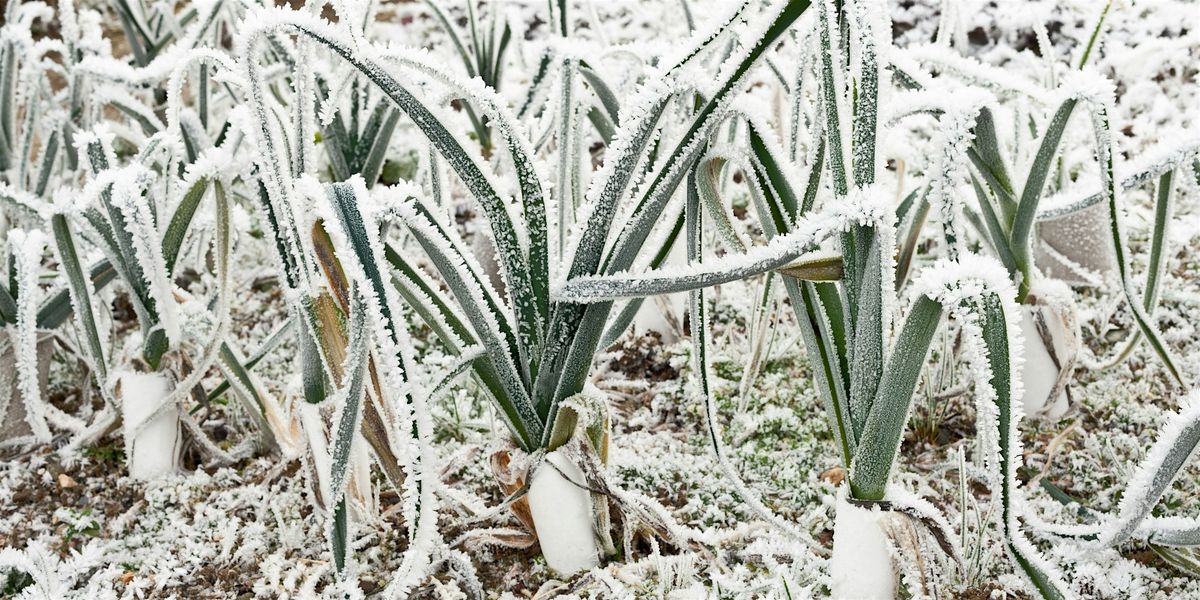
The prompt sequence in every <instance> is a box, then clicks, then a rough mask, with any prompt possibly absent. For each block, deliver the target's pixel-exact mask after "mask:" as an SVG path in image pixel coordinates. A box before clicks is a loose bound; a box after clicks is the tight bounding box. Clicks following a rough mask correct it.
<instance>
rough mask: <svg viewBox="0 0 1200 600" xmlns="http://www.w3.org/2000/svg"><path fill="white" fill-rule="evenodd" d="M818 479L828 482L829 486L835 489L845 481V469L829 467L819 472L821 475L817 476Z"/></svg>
mask: <svg viewBox="0 0 1200 600" xmlns="http://www.w3.org/2000/svg"><path fill="white" fill-rule="evenodd" d="M818 477H820V478H821V479H822V480H824V481H826V482H828V483H829V485H832V486H833V487H837V486H839V485H842V482H843V481H846V469H843V468H842V467H831V468H829V469H825V470H824V471H821V474H820V475H818Z"/></svg>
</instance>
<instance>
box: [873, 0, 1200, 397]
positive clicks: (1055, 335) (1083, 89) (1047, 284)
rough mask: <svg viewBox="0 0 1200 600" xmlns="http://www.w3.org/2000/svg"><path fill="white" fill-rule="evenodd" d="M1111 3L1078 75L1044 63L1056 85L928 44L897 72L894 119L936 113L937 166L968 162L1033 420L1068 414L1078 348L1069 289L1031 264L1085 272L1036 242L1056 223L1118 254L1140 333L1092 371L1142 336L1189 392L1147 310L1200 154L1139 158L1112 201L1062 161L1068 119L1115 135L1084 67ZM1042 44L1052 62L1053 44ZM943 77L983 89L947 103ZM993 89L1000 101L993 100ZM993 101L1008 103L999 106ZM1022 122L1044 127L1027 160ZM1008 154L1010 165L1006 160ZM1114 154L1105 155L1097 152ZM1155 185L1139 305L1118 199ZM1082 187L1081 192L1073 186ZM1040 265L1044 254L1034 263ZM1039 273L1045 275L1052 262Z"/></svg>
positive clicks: (1099, 137) (1094, 78)
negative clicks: (1013, 311) (1176, 195)
mask: <svg viewBox="0 0 1200 600" xmlns="http://www.w3.org/2000/svg"><path fill="white" fill-rule="evenodd" d="M1110 4H1111V3H1106V4H1105V5H1104V6H1103V7H1102V10H1101V12H1100V16H1099V18H1098V19H1097V21H1096V23H1095V24H1094V25H1093V26H1092V28H1091V35H1090V36H1089V38H1088V42H1087V44H1086V45H1085V46H1084V47H1083V48H1082V49H1081V51H1080V56H1079V57H1078V60H1077V61H1076V64H1075V67H1074V70H1068V71H1067V72H1066V73H1064V74H1062V75H1058V74H1057V73H1056V71H1055V69H1056V65H1054V64H1049V65H1048V80H1049V81H1050V82H1051V83H1056V80H1057V85H1058V87H1057V89H1047V88H1041V87H1037V86H1035V85H1032V84H1030V83H1028V82H1024V81H1022V80H1018V79H1014V78H1012V77H1010V76H1007V75H1006V74H1004V73H1001V72H998V71H997V70H995V69H993V68H989V67H987V66H985V65H982V64H980V63H978V62H977V61H974V60H972V59H967V58H963V57H959V56H956V55H954V54H953V53H951V52H949V51H946V50H943V49H940V48H937V47H932V46H927V47H919V48H916V49H914V50H912V51H911V52H908V53H906V55H905V56H903V60H900V61H897V62H896V63H895V64H894V65H893V71H894V73H895V75H896V77H897V81H898V82H900V84H901V85H902V86H903V87H904V88H905V89H907V90H908V92H906V93H904V94H901V95H899V98H898V100H897V104H898V105H899V106H901V107H902V108H899V109H897V110H895V111H894V112H893V116H892V120H896V119H898V118H900V117H902V116H907V115H911V114H916V113H920V112H927V113H933V114H937V115H939V119H940V120H941V121H942V123H943V124H944V125H945V126H946V128H947V129H949V130H950V133H948V134H947V135H946V137H947V138H948V143H947V146H948V147H949V148H950V149H951V151H952V152H953V154H952V155H951V156H949V157H948V159H946V160H943V161H942V164H945V163H948V162H950V161H952V160H961V159H962V158H963V154H965V158H966V159H968V161H969V163H970V169H969V178H970V182H971V188H970V189H971V190H973V193H974V196H975V199H976V201H977V203H976V205H975V210H972V208H971V207H969V206H964V207H963V210H964V217H965V220H966V221H968V222H970V223H971V224H972V225H973V226H974V229H975V231H976V232H977V233H978V234H979V236H980V237H981V238H982V239H983V240H985V241H986V246H987V247H988V248H989V249H990V250H991V252H992V253H993V254H994V255H995V256H996V258H997V259H999V260H1000V261H1001V263H1002V264H1003V265H1004V267H1005V268H1006V269H1007V270H1008V272H1009V274H1010V277H1011V279H1012V280H1013V281H1014V283H1016V284H1017V286H1018V302H1020V303H1021V304H1022V305H1023V309H1022V310H1023V311H1025V317H1024V318H1023V322H1022V327H1023V328H1024V329H1025V331H1026V336H1027V337H1028V338H1030V339H1032V340H1034V342H1032V343H1031V344H1030V346H1029V347H1028V348H1027V357H1026V359H1027V361H1026V366H1025V372H1024V377H1023V378H1024V380H1025V385H1026V393H1025V398H1024V399H1023V403H1024V405H1025V408H1026V411H1027V412H1028V413H1030V414H1037V413H1039V412H1042V413H1043V414H1046V415H1047V416H1050V417H1058V416H1061V415H1062V413H1063V411H1064V410H1065V408H1066V405H1065V398H1064V397H1063V393H1064V391H1065V387H1066V384H1067V382H1068V381H1069V379H1070V375H1071V371H1072V370H1073V368H1074V365H1075V362H1076V355H1077V354H1079V352H1078V351H1077V350H1078V348H1079V347H1080V345H1081V344H1080V341H1079V339H1078V338H1079V333H1078V326H1077V325H1075V313H1074V308H1073V306H1072V302H1071V299H1070V293H1069V292H1068V291H1066V290H1063V289H1062V286H1061V285H1057V286H1056V285H1054V284H1056V283H1057V282H1053V281H1051V280H1050V279H1049V278H1048V277H1047V276H1046V275H1044V274H1043V272H1042V271H1041V270H1040V269H1039V268H1038V267H1039V265H1035V256H1037V255H1038V254H1039V253H1040V254H1041V255H1043V257H1044V259H1045V260H1046V261H1047V262H1052V263H1059V264H1065V265H1068V266H1070V267H1071V270H1072V271H1074V272H1081V271H1085V270H1086V269H1084V268H1083V267H1080V266H1079V265H1076V264H1074V263H1073V262H1072V260H1071V259H1070V258H1068V257H1066V256H1064V255H1063V254H1062V253H1060V252H1058V251H1057V250H1056V249H1055V248H1054V246H1053V245H1051V244H1050V243H1048V242H1047V241H1045V240H1041V239H1039V236H1038V235H1037V230H1038V226H1039V224H1042V225H1052V224H1054V223H1055V222H1056V221H1058V220H1060V219H1069V220H1071V221H1070V227H1069V228H1068V229H1069V230H1070V231H1072V232H1073V233H1072V235H1073V236H1074V237H1076V238H1080V237H1082V238H1088V239H1083V240H1078V239H1077V240H1074V241H1075V243H1076V244H1091V246H1087V247H1088V248H1089V249H1091V250H1090V251H1091V252H1093V253H1098V254H1100V255H1101V256H1103V255H1107V254H1111V255H1112V256H1113V257H1114V258H1113V263H1114V266H1115V272H1116V275H1117V278H1118V279H1119V282H1120V287H1121V291H1122V294H1123V297H1124V299H1125V301H1126V302H1127V303H1128V305H1129V307H1130V312H1131V313H1132V315H1133V317H1134V322H1135V324H1136V327H1137V328H1136V330H1135V333H1134V334H1133V335H1132V336H1131V337H1130V339H1129V340H1128V341H1127V342H1126V343H1125V344H1123V346H1122V348H1121V349H1120V350H1119V351H1118V352H1117V354H1116V356H1115V357H1114V358H1112V359H1109V360H1107V361H1105V362H1106V364H1105V365H1096V364H1091V365H1089V366H1112V365H1114V364H1116V363H1118V362H1120V361H1121V360H1123V359H1124V358H1125V357H1127V356H1128V355H1129V353H1130V352H1131V351H1132V350H1133V348H1134V347H1135V346H1136V344H1138V343H1139V342H1140V341H1141V340H1143V339H1144V340H1145V341H1146V342H1147V344H1148V345H1149V347H1150V348H1151V350H1152V351H1153V352H1154V353H1155V354H1156V355H1157V356H1158V358H1159V360H1160V361H1161V362H1162V364H1163V366H1164V367H1165V368H1166V370H1167V372H1168V374H1169V375H1170V376H1171V378H1172V379H1173V380H1174V381H1175V382H1177V383H1178V384H1180V385H1184V380H1183V375H1182V374H1181V373H1180V371H1179V368H1178V367H1177V365H1176V360H1175V359H1174V358H1173V357H1172V356H1171V352H1170V349H1169V348H1168V347H1167V345H1166V344H1165V343H1164V342H1163V340H1162V336H1161V335H1160V334H1159V333H1158V331H1157V328H1156V326H1155V324H1154V323H1153V321H1152V319H1151V313H1152V312H1153V310H1154V306H1155V304H1156V303H1157V296H1158V290H1159V283H1160V279H1161V276H1162V272H1161V270H1162V268H1163V256H1164V252H1166V247H1167V244H1166V240H1167V225H1168V223H1169V220H1170V200H1171V187H1172V181H1173V178H1174V175H1173V173H1174V172H1175V171H1178V170H1180V169H1186V168H1187V166H1188V165H1189V164H1190V163H1191V162H1193V161H1195V159H1196V155H1197V151H1198V150H1200V146H1198V145H1197V144H1195V143H1194V142H1192V141H1190V140H1189V141H1185V142H1184V143H1183V144H1164V145H1163V146H1161V147H1159V148H1155V149H1151V150H1149V151H1147V152H1146V153H1145V155H1144V156H1140V157H1137V160H1135V163H1137V164H1135V165H1134V168H1132V169H1131V170H1130V172H1129V174H1128V175H1127V176H1126V177H1125V179H1124V180H1122V181H1121V182H1120V187H1119V189H1114V191H1113V194H1111V195H1109V196H1105V195H1104V194H1103V193H1102V192H1094V193H1083V194H1080V193H1078V192H1076V191H1075V190H1074V189H1070V190H1068V189H1065V186H1066V181H1065V180H1066V179H1067V174H1068V172H1069V171H1073V170H1076V169H1073V168H1072V167H1073V165H1069V164H1067V163H1066V162H1065V156H1064V155H1065V153H1066V148H1065V147H1064V146H1065V144H1064V142H1063V140H1064V137H1065V136H1067V134H1068V133H1069V132H1070V130H1069V128H1068V125H1069V124H1070V123H1071V122H1072V121H1071V117H1072V115H1074V114H1076V113H1078V112H1081V111H1082V112H1085V113H1086V115H1085V116H1087V117H1088V120H1089V121H1090V123H1089V124H1090V129H1091V130H1092V133H1093V135H1094V137H1095V144H1096V145H1097V146H1108V145H1111V141H1110V137H1111V132H1110V131H1109V130H1108V125H1107V123H1108V111H1109V110H1110V106H1111V104H1112V93H1113V92H1112V89H1111V84H1110V83H1109V82H1108V81H1107V80H1105V79H1104V78H1103V77H1101V76H1100V75H1098V74H1096V73H1094V72H1091V71H1090V70H1087V69H1089V68H1088V67H1087V65H1088V59H1089V57H1090V56H1092V54H1093V52H1092V51H1093V49H1094V47H1095V46H1096V44H1097V40H1098V39H1099V38H1100V37H1101V36H1102V34H1103V27H1104V23H1105V17H1106V16H1107V15H1108V10H1109V6H1110ZM1039 39H1040V40H1041V41H1040V42H1039V43H1040V44H1044V45H1045V46H1046V48H1047V54H1049V49H1050V48H1049V41H1048V40H1046V39H1044V38H1039ZM920 64H928V65H930V66H932V67H933V68H934V69H935V70H938V71H942V76H941V77H939V78H937V79H931V78H929V77H928V76H927V75H925V74H923V73H922V72H920V71H919V70H918V69H920V67H919V66H918V65H920ZM1069 68H1070V67H1068V69H1069ZM945 79H951V80H953V81H957V82H966V83H971V84H977V85H979V86H981V87H982V88H984V89H985V90H987V91H986V92H982V91H981V92H976V95H975V96H973V97H972V96H970V95H969V94H968V98H969V99H968V100H967V101H965V102H960V103H958V104H954V103H948V102H946V101H945V100H944V97H945V94H944V93H943V92H942V91H940V90H942V89H944V86H945V85H947V84H946V83H944V80H945ZM969 89H970V88H968V90H969ZM991 92H995V93H996V95H997V96H992V94H991ZM997 98H1003V99H1005V100H1007V102H1005V103H1004V104H1001V103H1000V102H999V101H998V100H997ZM1031 101H1032V105H1033V106H1034V107H1035V108H1033V109H1029V108H1028V105H1029V104H1030V102H1031ZM1042 106H1045V107H1047V108H1053V109H1054V110H1053V111H1052V112H1050V114H1048V115H1047V117H1046V119H1045V120H1044V121H1042V122H1040V123H1039V122H1038V121H1037V120H1035V119H1034V116H1033V114H1034V113H1036V111H1038V110H1040V107H1042ZM1001 114H1005V115H1007V116H1009V117H1010V119H1009V120H1010V121H1012V122H1014V123H1017V125H1015V126H1014V129H1015V130H1016V131H1015V133H1014V136H1013V137H1014V138H1017V139H1011V140H1006V139H1005V138H1004V137H1003V136H1002V135H1001V134H1000V131H1002V130H1003V128H1001V127H998V124H997V121H998V117H999V116H1000V115H1001ZM1025 120H1027V121H1028V125H1029V127H1028V129H1029V131H1030V132H1032V134H1033V135H1034V136H1037V135H1038V131H1039V130H1040V132H1041V134H1040V139H1038V140H1037V141H1036V144H1034V145H1033V146H1032V147H1028V148H1029V150H1028V151H1029V152H1031V154H1030V155H1029V156H1028V157H1023V156H1021V152H1020V150H1022V149H1023V148H1026V147H1027V146H1025V145H1024V144H1022V143H1021V140H1020V139H1019V138H1021V137H1022V135H1021V133H1022V132H1023V131H1024V130H1025V127H1023V125H1022V124H1023V123H1024V121H1025ZM967 128H969V130H968V129H967ZM955 130H961V131H955ZM956 145H957V146H960V147H955V146H956ZM961 146H965V147H961ZM1010 152H1011V153H1012V158H1011V159H1010V158H1007V157H1006V155H1008V154H1009V153H1010ZM1111 152H1112V150H1111V149H1108V148H1097V151H1096V153H1095V156H1101V155H1102V154H1110V153H1111ZM1018 164H1028V165H1029V166H1028V170H1027V172H1026V173H1025V177H1024V179H1023V181H1022V180H1018V179H1015V178H1014V177H1013V174H1014V173H1016V172H1017V170H1016V168H1015V166H1016V165H1018ZM1106 169H1107V170H1108V172H1107V173H1101V180H1103V177H1105V176H1107V177H1112V172H1111V169H1110V168H1108V167H1106V166H1105V165H1104V164H1100V165H1099V169H1098V170H1106ZM953 174H957V171H953V170H952V171H951V172H949V173H943V174H942V175H943V176H949V175H953ZM1156 178H1157V179H1158V185H1157V188H1158V193H1157V196H1156V198H1157V205H1156V208H1155V224H1154V228H1153V230H1152V231H1151V249H1150V256H1149V265H1150V268H1149V269H1148V270H1147V274H1146V281H1145V286H1144V288H1143V289H1144V291H1143V293H1142V294H1141V295H1140V297H1139V294H1138V293H1137V291H1136V285H1135V282H1134V279H1133V274H1132V272H1131V266H1130V257H1129V256H1128V244H1127V239H1126V234H1125V231H1124V225H1123V222H1122V212H1123V211H1122V209H1121V202H1120V195H1119V193H1118V192H1124V191H1127V190H1130V189H1132V188H1134V187H1137V186H1140V185H1142V184H1144V183H1146V182H1148V181H1152V180H1155V179H1156ZM935 183H936V182H935ZM951 186H952V182H947V183H945V184H943V185H940V186H935V187H941V188H943V189H947V188H950V187H951ZM1075 187H1076V188H1083V189H1086V187H1085V186H1080V185H1078V184H1077V185H1076V186H1075ZM1052 192H1057V195H1054V196H1052ZM1097 210H1099V211H1101V213H1102V215H1103V216H1102V217H1100V219H1099V221H1098V222H1101V223H1103V226H1101V227H1089V226H1088V223H1089V222H1090V221H1086V220H1085V221H1080V219H1086V218H1085V217H1082V215H1085V214H1088V213H1096V211H1097ZM1087 218H1090V217H1087ZM1093 238H1094V239H1093ZM1041 260H1042V258H1039V259H1038V262H1040V261H1041ZM1040 266H1042V267H1043V268H1046V265H1040ZM1038 341H1040V342H1041V344H1038V343H1037V342H1038ZM1091 362H1092V363H1095V361H1091ZM1056 399H1057V404H1056V405H1055V403H1056Z"/></svg>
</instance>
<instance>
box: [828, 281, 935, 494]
mask: <svg viewBox="0 0 1200 600" xmlns="http://www.w3.org/2000/svg"><path fill="white" fill-rule="evenodd" d="M941 319H942V306H941V305H940V304H938V302H937V301H935V300H933V299H931V298H929V297H928V296H924V295H922V296H919V297H918V298H917V299H916V301H914V303H913V305H912V308H910V309H909V313H908V318H907V319H906V320H905V322H904V325H903V328H902V329H901V331H900V337H899V338H898V339H897V340H896V344H895V347H894V348H893V350H892V354H891V356H889V357H888V359H887V366H886V367H884V369H883V377H882V378H881V379H880V381H879V386H878V392H877V394H876V396H875V398H874V401H873V402H872V403H871V407H870V409H871V412H870V414H868V415H867V418H866V423H865V425H864V426H863V430H862V435H861V436H860V437H859V438H858V447H857V448H856V449H855V451H854V460H853V462H852V463H851V468H850V491H851V495H852V496H853V497H854V498H856V499H858V500H882V499H883V496H884V492H885V491H886V490H887V483H888V480H889V479H890V477H891V472H892V464H893V463H894V462H895V459H896V453H897V452H898V451H899V450H900V435H901V433H902V432H903V431H904V427H905V425H906V424H907V423H908V410H909V407H910V405H911V404H912V396H913V392H914V391H915V390H916V387H917V380H918V379H919V378H920V375H921V369H922V367H924V366H925V357H926V356H928V354H929V344H930V342H931V341H932V340H933V334H934V333H935V332H936V331H937V329H938V324H939V323H940V322H941Z"/></svg>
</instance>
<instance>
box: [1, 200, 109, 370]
mask: <svg viewBox="0 0 1200 600" xmlns="http://www.w3.org/2000/svg"><path fill="white" fill-rule="evenodd" d="M50 223H51V225H52V227H53V229H54V241H55V243H56V244H57V247H58V257H59V262H60V263H61V264H62V268H63V271H64V272H65V274H66V276H67V289H68V290H69V293H70V298H71V305H72V306H73V307H74V312H75V320H76V323H78V325H79V329H80V331H81V332H82V333H83V334H84V340H85V341H86V342H87V347H88V357H89V359H90V360H88V361H87V364H88V365H89V366H90V367H91V368H92V369H95V370H96V381H98V382H101V384H102V385H103V382H105V381H107V379H108V373H107V371H108V362H107V361H106V360H105V358H104V344H103V343H102V342H101V341H100V331H99V329H98V328H97V327H96V316H95V314H94V313H93V312H92V297H93V295H94V293H95V292H94V290H93V289H91V287H90V286H88V282H87V280H85V279H84V277H83V269H82V268H81V267H80V264H79V254H78V252H76V250H75V239H74V235H73V234H72V233H71V227H70V225H69V224H68V223H67V218H66V216H65V215H62V214H56V215H54V216H53V217H51V218H50ZM5 295H6V296H7V294H5ZM39 321H40V319H39Z"/></svg>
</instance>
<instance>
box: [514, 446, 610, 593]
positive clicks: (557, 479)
mask: <svg viewBox="0 0 1200 600" xmlns="http://www.w3.org/2000/svg"><path fill="white" fill-rule="evenodd" d="M556 467H557V468H556ZM564 475H565V477H564ZM568 478H569V479H568ZM528 498H529V511H530V513H531V514H532V516H533V523H534V526H535V527H536V528H537V536H538V543H539V544H540V545H541V547H542V556H545V557H546V564H548V565H550V568H551V569H553V570H554V571H555V572H557V573H558V574H560V575H563V576H570V575H574V574H576V573H579V572H580V571H587V570H589V569H591V568H593V567H595V566H597V565H599V564H600V552H599V549H598V548H597V546H596V536H595V534H594V533H593V531H592V523H593V518H592V494H591V492H590V491H588V489H587V487H586V483H585V480H584V477H583V471H582V470H580V468H579V466H578V465H576V464H575V463H574V462H572V461H571V460H569V459H568V458H567V456H566V455H565V454H563V453H562V451H561V450H555V451H553V452H550V453H548V454H546V458H545V462H544V463H543V464H542V465H541V467H540V468H538V469H537V471H535V472H534V474H533V481H531V482H530V484H529V492H528Z"/></svg>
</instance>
